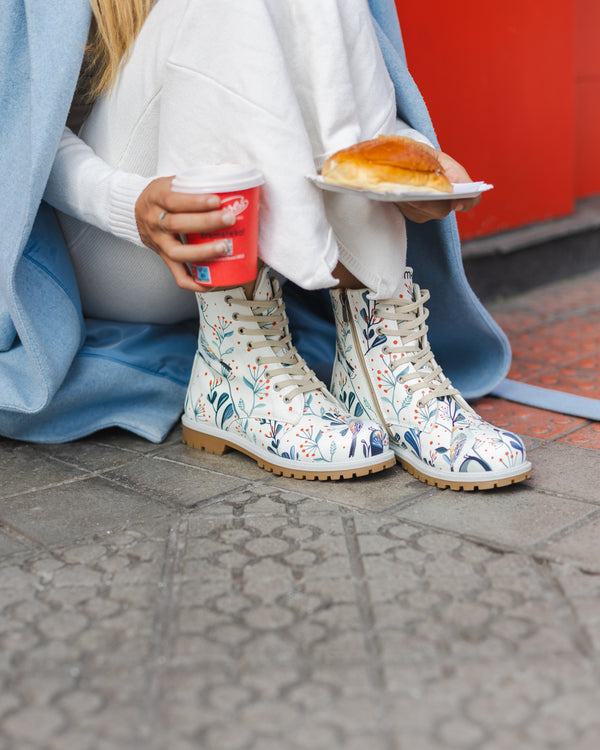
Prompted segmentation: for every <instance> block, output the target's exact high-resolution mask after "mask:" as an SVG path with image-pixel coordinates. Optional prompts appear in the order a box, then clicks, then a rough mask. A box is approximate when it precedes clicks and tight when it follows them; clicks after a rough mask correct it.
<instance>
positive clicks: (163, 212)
mask: <svg viewBox="0 0 600 750" xmlns="http://www.w3.org/2000/svg"><path fill="white" fill-rule="evenodd" d="M166 215H167V211H161V212H160V213H159V214H158V224H159V226H160V228H161V229H162V230H163V232H167V234H168V233H169V230H168V229H167V228H166V227H165V225H164V224H163V220H164V218H165V216H166Z"/></svg>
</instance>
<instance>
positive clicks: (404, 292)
mask: <svg viewBox="0 0 600 750" xmlns="http://www.w3.org/2000/svg"><path fill="white" fill-rule="evenodd" d="M400 299H401V300H405V301H406V300H412V299H413V270H412V268H409V267H408V266H407V267H406V268H405V269H404V283H403V288H402V289H401V291H400Z"/></svg>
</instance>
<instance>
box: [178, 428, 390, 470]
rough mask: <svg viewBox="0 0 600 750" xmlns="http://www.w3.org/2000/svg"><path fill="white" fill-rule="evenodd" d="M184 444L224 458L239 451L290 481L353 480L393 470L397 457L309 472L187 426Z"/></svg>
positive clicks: (184, 430)
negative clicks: (353, 466)
mask: <svg viewBox="0 0 600 750" xmlns="http://www.w3.org/2000/svg"><path fill="white" fill-rule="evenodd" d="M183 442H184V443H185V444H186V445H189V446H190V448H195V449H196V450H203V451H206V452H207V453H212V454H214V455H216V456H222V455H223V454H224V453H227V452H228V451H230V450H235V451H238V452H239V453H243V454H244V455H246V456H249V457H250V458H252V459H253V460H254V461H256V463H257V464H258V466H259V467H260V468H261V469H265V471H270V472H272V473H273V474H275V475H277V476H280V477H289V478H290V479H310V480H314V479H318V480H320V481H325V480H328V479H331V480H334V481H335V480H338V479H352V478H354V477H365V476H368V475H369V474H377V473H379V472H380V471H384V470H385V469H390V468H392V466H395V464H396V457H395V456H392V457H391V458H387V459H384V460H383V461H381V462H380V463H378V464H373V465H371V466H364V467H361V468H358V469H352V468H348V469H346V470H339V471H307V470H306V469H302V468H300V467H298V469H288V468H286V467H283V466H277V464H275V463H272V462H271V461H266V460H265V459H264V458H262V457H261V456H257V455H255V454H254V453H252V451H251V450H250V449H245V448H242V447H241V446H239V445H237V444H235V443H231V442H229V441H227V440H225V439H224V438H221V437H216V436H214V435H207V434H206V433H202V432H198V431H197V430H192V429H190V428H189V427H186V426H185V425H183Z"/></svg>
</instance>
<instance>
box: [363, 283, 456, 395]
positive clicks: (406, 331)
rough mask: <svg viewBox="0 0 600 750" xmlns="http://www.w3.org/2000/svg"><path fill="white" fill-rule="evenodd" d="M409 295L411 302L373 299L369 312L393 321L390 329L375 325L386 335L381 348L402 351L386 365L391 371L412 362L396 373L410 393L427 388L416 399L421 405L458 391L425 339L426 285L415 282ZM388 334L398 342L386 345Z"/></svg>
mask: <svg viewBox="0 0 600 750" xmlns="http://www.w3.org/2000/svg"><path fill="white" fill-rule="evenodd" d="M413 296H414V299H413V301H412V302H401V303H399V302H398V299H387V300H385V299H384V300H377V301H376V305H375V309H374V311H373V313H374V315H375V316H377V317H379V318H383V319H385V320H393V321H395V322H396V323H397V327H396V329H394V330H392V331H390V330H389V328H388V329H385V328H381V327H379V328H377V333H380V334H383V335H385V336H386V338H387V339H388V342H387V343H386V345H385V346H384V347H383V352H384V353H385V354H400V355H404V356H402V357H397V358H393V357H392V360H391V362H390V365H389V366H390V369H391V370H392V371H394V370H396V369H397V368H398V367H403V366H406V365H407V364H410V365H412V367H413V370H411V371H409V372H406V373H404V374H402V375H398V376H397V377H398V380H399V381H400V382H401V383H405V384H407V386H408V391H409V393H411V394H412V393H415V392H416V391H418V390H421V389H424V388H429V389H430V392H429V393H427V394H424V395H423V396H422V397H421V399H420V400H419V405H420V406H425V404H427V403H428V402H429V401H431V400H433V399H435V398H440V397H445V396H448V397H451V396H456V395H459V391H458V390H457V389H456V388H455V387H454V386H453V385H452V383H451V382H450V380H449V378H447V377H446V376H445V375H444V373H443V372H442V368H441V367H440V365H438V363H437V362H436V361H435V358H434V356H433V352H432V351H431V347H430V346H429V341H428V339H427V331H428V330H429V328H428V326H427V325H426V323H425V321H426V320H427V318H428V317H429V310H427V309H426V308H425V307H424V305H425V303H426V302H427V300H428V299H429V296H430V295H429V292H428V291H427V289H420V288H419V286H418V285H416V284H415V285H414V287H413ZM384 308H387V309H384ZM392 337H393V338H394V339H397V340H398V341H399V343H398V344H393V345H390V344H389V340H390V338H392ZM411 381H415V382H411ZM417 381H418V382H417Z"/></svg>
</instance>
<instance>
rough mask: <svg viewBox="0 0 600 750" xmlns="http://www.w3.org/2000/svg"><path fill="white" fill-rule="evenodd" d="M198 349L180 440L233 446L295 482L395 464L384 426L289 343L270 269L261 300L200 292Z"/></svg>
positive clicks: (214, 448)
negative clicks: (362, 415)
mask: <svg viewBox="0 0 600 750" xmlns="http://www.w3.org/2000/svg"><path fill="white" fill-rule="evenodd" d="M196 296H197V300H198V307H199V309H200V332H199V336H198V351H197V353H196V358H195V361H194V366H193V370H192V376H191V379H190V384H189V387H188V392H187V396H186V401H185V414H184V416H183V419H182V421H183V439H184V442H186V443H187V444H188V445H190V446H192V447H194V448H200V449H204V450H207V451H209V452H211V453H216V454H222V453H224V452H225V451H226V450H228V449H229V448H235V449H236V450H238V451H241V452H242V453H246V454H247V455H249V456H251V457H252V458H254V459H255V460H256V461H257V463H258V465H259V466H261V467H263V468H265V469H267V470H268V471H272V472H274V473H275V474H282V475H283V476H287V477H295V478H298V479H302V478H306V479H341V478H345V477H353V476H362V475H364V474H371V473H374V472H377V471H381V470H382V469H385V468H388V467H390V466H393V465H394V463H395V457H394V454H393V452H392V451H391V450H390V448H389V444H388V439H387V435H386V431H385V429H384V428H383V427H381V425H380V424H375V423H373V422H370V421H364V420H360V419H358V418H356V417H351V416H350V415H349V414H348V413H347V412H346V411H344V410H342V409H341V408H340V406H339V403H338V402H337V401H336V400H335V399H334V398H333V396H332V395H331V393H329V391H328V390H327V389H326V387H325V386H324V385H323V383H321V382H320V381H319V380H318V379H317V377H316V375H315V374H314V373H313V372H312V371H311V370H310V369H309V368H308V366H307V365H306V364H305V362H304V360H303V359H302V358H301V357H300V355H299V354H298V353H297V352H296V350H295V349H294V347H293V346H292V345H291V340H290V333H289V330H288V321H287V315H286V312H285V307H284V304H283V300H282V299H281V289H280V288H279V284H278V282H277V281H275V280H274V281H273V282H271V280H270V278H269V273H268V269H267V268H265V267H263V268H262V269H261V271H260V273H259V276H258V279H257V282H256V286H255V290H254V295H253V296H254V299H250V300H249V299H246V296H245V294H244V291H243V289H242V288H236V289H229V290H227V291H221V292H206V293H201V292H198V293H197V295H196Z"/></svg>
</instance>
